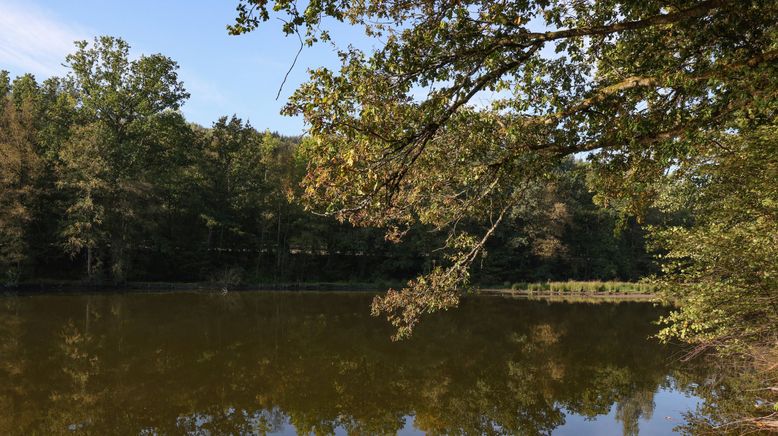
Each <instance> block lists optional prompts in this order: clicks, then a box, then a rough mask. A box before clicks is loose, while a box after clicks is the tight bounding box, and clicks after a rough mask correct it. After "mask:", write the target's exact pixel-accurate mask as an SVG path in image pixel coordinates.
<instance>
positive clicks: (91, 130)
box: [0, 37, 652, 284]
mask: <svg viewBox="0 0 778 436" xmlns="http://www.w3.org/2000/svg"><path fill="white" fill-rule="evenodd" d="M67 64H68V66H69V67H70V73H69V74H68V75H67V76H65V77H53V78H49V79H46V80H44V81H42V82H39V81H37V80H36V78H35V77H33V76H32V75H29V74H27V75H23V76H20V77H16V78H13V79H11V78H10V77H9V76H8V73H6V72H3V73H0V99H1V102H2V104H1V105H0V184H1V189H0V205H2V207H0V238H1V240H2V244H0V268H2V278H3V283H5V284H14V283H18V282H24V281H28V282H29V281H40V280H85V281H90V282H92V283H96V284H99V283H105V284H121V283H125V282H127V281H209V280H213V281H219V280H223V279H224V277H225V276H228V279H229V280H232V281H242V282H248V283H257V282H264V283H270V282H305V281H360V282H374V283H379V282H386V281H398V280H403V279H408V278H411V277H413V276H415V275H418V274H420V273H424V272H427V271H429V270H430V269H431V268H432V267H433V265H435V264H436V263H437V262H439V261H440V260H441V259H442V258H443V256H445V252H441V251H440V250H438V249H439V248H440V247H442V246H444V245H445V235H443V234H441V233H440V232H436V231H435V229H434V228H433V227H431V226H427V227H419V228H413V229H412V230H410V232H409V233H408V234H407V235H405V237H404V238H403V240H402V241H401V242H393V241H388V240H387V239H386V238H385V234H384V231H383V230H381V229H376V228H369V227H367V228H365V227H359V228H357V227H353V226H352V225H351V224H348V223H340V222H338V221H337V220H336V219H335V218H332V217H324V216H321V215H319V214H316V213H315V212H316V211H315V210H313V211H309V210H305V209H304V208H303V206H301V205H299V204H298V201H297V200H298V199H299V197H300V195H301V194H302V192H301V189H302V188H301V187H300V183H301V181H302V180H303V177H304V176H305V173H306V168H307V166H308V162H307V160H306V153H305V151H306V147H310V140H309V139H306V138H302V137H285V136H281V135H279V134H277V133H271V132H270V131H269V130H266V131H261V130H258V129H256V128H255V127H254V126H253V125H252V124H250V123H249V122H248V121H244V120H241V119H240V118H238V117H236V116H234V115H233V116H225V117H222V118H220V119H219V120H217V121H215V122H214V123H213V125H211V126H209V127H202V126H199V125H196V124H193V123H189V122H187V120H186V119H185V118H184V117H183V115H182V114H181V112H180V111H179V108H180V106H181V105H182V104H184V102H185V101H186V99H187V98H188V93H187V92H186V90H185V84H184V83H182V82H180V81H179V80H178V77H177V74H176V70H177V64H176V63H175V62H174V61H173V60H171V59H169V58H167V57H164V56H162V55H151V56H141V57H140V58H138V59H137V60H130V57H129V46H128V45H127V44H126V43H125V42H124V41H122V40H121V39H116V38H111V37H103V38H99V39H97V40H95V42H94V43H93V44H88V43H86V42H81V43H78V44H77V47H76V49H75V51H74V53H73V54H72V55H70V56H68V58H67ZM260 121H261V120H260ZM271 127H272V126H271ZM587 167H588V165H587V164H585V163H583V162H581V161H574V160H573V159H572V158H571V159H569V160H567V161H565V162H564V163H563V164H561V165H559V166H558V167H557V168H555V169H554V170H553V176H552V177H551V178H550V179H548V180H546V181H543V182H542V183H541V182H540V181H539V182H538V183H536V184H534V185H533V186H531V187H530V188H529V189H528V194H527V195H529V196H531V197H532V199H533V201H532V202H531V203H527V204H531V206H527V207H524V208H521V209H517V210H515V211H514V212H513V214H512V215H511V217H509V218H508V219H507V220H506V225H504V226H502V227H500V229H499V231H498V232H497V233H496V234H495V235H494V238H493V239H492V241H490V245H489V247H488V251H487V254H486V255H485V256H484V257H483V259H482V260H483V261H482V262H481V264H480V265H479V266H478V267H477V268H475V270H474V275H475V277H476V279H477V280H478V281H480V282H482V283H486V284H502V283H504V282H515V281H536V280H548V279H561V280H566V279H622V280H635V279H638V278H640V277H641V276H644V275H646V274H647V273H649V272H651V271H652V266H651V260H650V257H649V256H648V255H647V254H646V252H645V241H644V232H643V230H642V229H641V227H640V226H638V225H637V224H636V223H635V222H634V220H624V219H621V218H620V217H619V215H617V214H616V213H615V212H613V211H612V210H608V209H604V208H601V207H598V206H595V205H594V203H593V202H592V194H591V193H590V192H589V190H588V189H587V187H586V180H585V179H586V172H587ZM461 226H462V227H463V228H470V229H471V230H472V231H479V229H480V228H481V227H480V226H483V223H481V222H479V221H477V220H471V221H470V222H468V221H467V220H463V221H462V223H461Z"/></svg>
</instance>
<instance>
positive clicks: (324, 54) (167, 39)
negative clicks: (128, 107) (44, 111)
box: [0, 0, 372, 135]
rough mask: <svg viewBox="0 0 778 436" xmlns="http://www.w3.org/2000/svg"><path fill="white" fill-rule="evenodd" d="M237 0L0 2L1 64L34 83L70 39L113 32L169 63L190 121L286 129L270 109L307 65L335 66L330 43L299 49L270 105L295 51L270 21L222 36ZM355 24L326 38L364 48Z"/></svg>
mask: <svg viewBox="0 0 778 436" xmlns="http://www.w3.org/2000/svg"><path fill="white" fill-rule="evenodd" d="M236 4H237V0H189V1H182V0H181V1H167V0H156V1H155V0H135V1H127V0H123V1H113V0H111V1H108V0H69V1H63V0H0V69H4V70H8V71H10V72H11V75H12V76H15V75H18V74H23V73H27V72H30V73H33V74H35V76H36V77H37V78H38V79H39V80H42V79H44V78H46V77H49V76H51V75H64V74H65V73H66V72H67V69H66V68H65V67H64V66H63V65H62V63H63V62H64V59H65V55H67V54H68V53H70V52H72V51H73V41H75V40H80V39H87V40H91V39H92V38H93V37H95V36H98V35H112V36H117V37H121V38H123V39H124V40H126V41H127V42H128V43H129V44H130V45H131V46H132V49H131V56H138V55H140V54H144V53H146V54H150V53H162V54H164V55H165V56H168V57H170V58H172V59H173V60H175V61H177V62H178V64H179V66H180V70H179V75H180V77H181V79H182V80H183V81H184V84H185V86H186V88H187V90H188V91H189V92H190V94H191V95H192V96H191V98H190V99H189V101H188V102H187V103H186V104H185V105H184V107H183V108H182V110H183V112H184V114H185V115H186V117H187V119H189V120H190V121H193V122H196V123H199V124H202V125H205V126H210V125H211V123H212V122H213V121H215V120H216V119H217V118H218V117H219V116H221V115H232V114H236V115H238V116H239V117H241V118H243V119H248V120H250V121H251V123H252V125H254V127H256V128H258V129H260V130H264V129H265V128H268V129H270V130H274V131H279V132H281V133H283V134H288V135H294V134H299V133H302V131H303V122H302V120H301V119H300V118H289V117H284V116H281V115H280V114H279V111H280V109H281V107H282V106H283V104H284V102H285V101H286V98H287V97H288V96H289V95H290V94H291V92H292V91H293V90H294V89H295V88H296V87H297V85H299V84H300V83H302V82H303V81H304V80H305V78H306V77H307V73H306V70H307V68H313V67H317V66H330V67H333V66H336V65H337V58H336V56H335V54H334V51H333V49H332V47H331V46H328V45H318V46H315V47H313V48H308V47H306V48H305V49H304V50H303V53H302V54H301V56H300V60H299V61H298V64H297V66H296V67H295V68H294V70H293V71H292V73H291V74H290V76H289V80H288V81H287V83H286V85H285V86H284V90H283V92H282V93H281V98H280V99H279V100H278V101H276V99H275V98H276V93H277V91H278V87H279V86H280V85H281V83H282V81H283V77H284V74H285V73H286V71H287V69H288V68H289V67H290V66H291V63H292V60H293V59H294V55H295V53H296V52H297V49H298V48H299V42H298V41H297V39H296V37H285V36H284V35H283V34H282V33H281V31H280V22H278V21H271V22H268V23H266V25H265V26H263V27H261V28H260V29H258V30H256V31H254V32H253V33H251V34H248V35H242V36H229V35H228V34H227V31H226V29H225V26H226V25H227V24H229V23H231V22H232V19H233V18H234V15H235V6H236ZM360 33H361V30H360V29H358V28H349V27H346V26H344V25H341V26H336V27H335V31H334V32H333V36H334V37H335V38H336V40H337V41H338V43H339V45H340V46H341V47H342V46H344V45H345V44H348V43H355V44H356V45H357V46H362V47H365V48H367V47H369V45H370V44H372V43H371V42H368V41H366V40H365V39H364V38H362V37H361V36H359V35H360Z"/></svg>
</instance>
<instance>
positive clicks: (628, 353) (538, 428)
mask: <svg viewBox="0 0 778 436" xmlns="http://www.w3.org/2000/svg"><path fill="white" fill-rule="evenodd" d="M370 298H371V297H370V296H369V295H364V294H351V295H343V294H301V293H231V294H228V295H216V294H160V295H149V294H146V295H139V294H136V295H91V296H34V297H32V296H23V297H4V298H0V303H1V304H0V310H1V311H2V312H1V313H0V353H2V359H1V362H0V433H2V434H32V433H48V434H60V433H67V432H75V433H84V434H108V433H110V434H181V433H190V434H209V433H210V434H224V433H233V434H267V433H314V434H332V433H350V434H395V433H398V432H425V433H429V434H549V433H552V432H554V431H555V430H557V431H559V432H563V433H564V432H565V431H569V432H571V433H570V434H573V433H580V432H582V431H584V430H585V429H586V428H588V427H586V426H587V425H593V424H592V423H596V424H597V425H598V426H599V427H597V428H600V429H602V428H605V427H602V426H603V425H604V426H607V428H608V429H610V430H609V431H610V432H616V433H619V432H621V433H623V434H627V435H633V434H638V431H639V430H642V429H645V428H653V429H659V430H661V431H662V432H666V431H669V430H670V429H672V428H673V426H675V425H677V424H678V421H677V420H676V421H675V422H671V421H672V420H670V419H667V418H673V419H676V418H678V417H680V411H681V410H676V412H677V413H676V415H677V416H676V417H667V416H654V415H655V413H654V409H655V406H657V404H656V402H657V396H656V395H655V394H656V393H657V392H666V393H667V392H669V393H675V394H676V400H677V397H678V395H677V394H678V392H679V391H683V390H684V389H686V388H685V386H686V385H690V384H692V383H693V382H694V380H698V379H700V378H701V377H702V376H704V372H703V370H702V369H701V368H695V367H693V366H689V365H686V366H683V367H681V364H679V363H678V362H677V360H676V359H674V358H672V353H673V351H672V350H670V349H668V348H666V347H663V346H661V345H660V344H658V343H656V342H655V341H652V340H649V339H648V337H649V336H650V335H652V334H653V333H654V331H655V329H656V327H655V326H654V325H653V324H652V321H653V320H655V319H656V318H657V316H658V315H659V313H660V312H662V311H663V309H661V308H657V307H654V306H652V305H651V304H647V303H621V304H568V303H547V302H539V301H526V300H511V299H503V298H496V297H491V298H470V299H467V300H466V301H465V302H464V303H463V304H462V307H461V308H460V309H459V310H456V311H451V312H448V313H445V314H442V315H441V316H435V317H431V318H430V319H428V320H426V321H425V322H424V323H422V325H421V326H420V327H419V328H418V330H417V331H416V333H415V335H414V337H413V338H412V339H410V340H408V341H405V342H400V343H392V342H391V341H389V339H388V338H389V336H390V333H391V331H390V330H389V328H388V326H387V325H386V323H385V322H384V321H383V320H381V319H374V318H371V317H370V316H369V314H368V305H369V301H370ZM679 371H682V372H683V374H680V373H679ZM679 375H682V377H678V376H679ZM679 379H683V380H685V381H684V385H682V384H681V383H679V382H678V380H679ZM680 398H684V397H683V396H680ZM693 403H694V400H693V399H688V401H686V402H684V401H682V402H681V405H680V406H679V407H678V408H679V409H682V408H683V407H685V406H688V405H689V404H693ZM674 407H675V406H674Z"/></svg>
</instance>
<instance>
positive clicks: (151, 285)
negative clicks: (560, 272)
mask: <svg viewBox="0 0 778 436" xmlns="http://www.w3.org/2000/svg"><path fill="white" fill-rule="evenodd" d="M389 287H391V286H387V284H384V283H343V282H313V283H302V282H301V283H253V284H242V285H224V284H220V283H209V282H127V283H124V284H118V285H116V284H96V283H82V282H39V283H20V284H18V285H15V286H0V295H9V294H13V295H47V294H49V295H51V294H55V295H56V294H59V295H68V294H72V295H77V294H85V293H89V294H92V293H118V294H134V293H138V294H142V293H175V292H224V291H227V292H332V293H342V292H366V293H376V292H385V291H386V290H387V289H388V288H389ZM465 296H488V297H512V298H528V299H542V300H550V301H554V300H560V301H562V300H564V301H586V300H589V301H591V300H594V301H658V299H659V297H658V295H657V294H651V293H644V292H634V293H630V292H581V291H546V290H544V291H531V290H517V289H510V288H476V290H475V291H473V292H471V293H467V294H465Z"/></svg>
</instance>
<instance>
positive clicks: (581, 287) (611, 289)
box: [491, 280, 656, 295]
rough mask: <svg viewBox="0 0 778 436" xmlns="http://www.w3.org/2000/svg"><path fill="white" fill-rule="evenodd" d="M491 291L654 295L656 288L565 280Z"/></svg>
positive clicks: (530, 293) (648, 285) (513, 286)
mask: <svg viewBox="0 0 778 436" xmlns="http://www.w3.org/2000/svg"><path fill="white" fill-rule="evenodd" d="M491 290H493V291H513V292H517V293H526V294H528V295H535V294H537V295H654V294H655V293H656V288H655V287H654V286H653V285H651V284H648V283H632V282H617V281H607V282H602V281H572V280H570V281H566V282H540V283H525V282H518V283H513V284H511V285H510V286H505V285H504V286H503V287H502V288H500V289H491Z"/></svg>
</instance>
